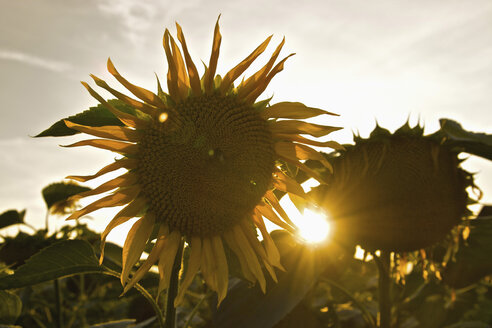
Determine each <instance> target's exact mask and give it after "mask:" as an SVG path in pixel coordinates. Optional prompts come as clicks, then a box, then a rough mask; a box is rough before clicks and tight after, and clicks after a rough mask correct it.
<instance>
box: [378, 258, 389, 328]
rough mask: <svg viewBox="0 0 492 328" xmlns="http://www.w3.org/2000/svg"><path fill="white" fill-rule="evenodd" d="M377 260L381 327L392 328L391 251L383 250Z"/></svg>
mask: <svg viewBox="0 0 492 328" xmlns="http://www.w3.org/2000/svg"><path fill="white" fill-rule="evenodd" d="M375 260H376V263H377V264H378V270H379V320H378V321H379V327H380V328H391V299H390V288H391V279H390V272H391V271H390V265H391V252H387V251H381V256H380V257H379V258H377V257H375Z"/></svg>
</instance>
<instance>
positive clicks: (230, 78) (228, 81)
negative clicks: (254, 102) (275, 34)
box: [220, 35, 272, 94]
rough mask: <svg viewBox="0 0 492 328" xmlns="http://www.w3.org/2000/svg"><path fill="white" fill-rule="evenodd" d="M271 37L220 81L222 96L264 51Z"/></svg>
mask: <svg viewBox="0 0 492 328" xmlns="http://www.w3.org/2000/svg"><path fill="white" fill-rule="evenodd" d="M271 39H272V35H270V36H269V37H268V38H267V39H266V40H265V41H263V43H262V44H260V45H259V46H258V47H257V48H256V49H255V50H254V51H253V52H252V53H251V54H250V55H249V56H248V57H246V58H245V59H244V60H243V61H242V62H240V63H239V64H237V65H236V66H235V67H234V68H233V69H231V70H230V71H229V72H227V74H226V75H225V76H224V78H223V79H222V85H221V86H220V91H221V92H222V93H223V94H224V93H225V92H226V91H227V90H229V88H230V87H231V85H232V83H233V82H234V81H235V80H236V79H237V78H238V77H239V76H240V75H241V74H243V73H244V71H245V70H246V69H247V68H248V67H249V66H250V65H251V64H252V63H253V62H254V61H255V59H256V58H258V56H259V55H261V54H262V53H263V51H265V49H266V48H267V46H268V44H269V43H270V40H271Z"/></svg>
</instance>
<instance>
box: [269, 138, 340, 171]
mask: <svg viewBox="0 0 492 328" xmlns="http://www.w3.org/2000/svg"><path fill="white" fill-rule="evenodd" d="M275 152H276V153H277V155H280V156H282V157H285V158H288V159H290V160H292V161H297V160H308V159H311V160H315V161H320V162H321V164H323V165H324V166H325V167H327V168H329V169H330V170H332V167H331V164H330V163H329V162H328V161H327V160H326V158H325V157H324V156H323V155H321V153H318V152H317V151H316V150H314V149H312V148H311V147H309V146H306V145H302V144H298V143H293V142H277V143H275Z"/></svg>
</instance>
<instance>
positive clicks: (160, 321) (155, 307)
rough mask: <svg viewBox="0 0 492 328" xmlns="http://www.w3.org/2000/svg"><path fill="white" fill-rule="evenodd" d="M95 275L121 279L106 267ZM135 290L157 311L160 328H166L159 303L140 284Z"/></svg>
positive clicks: (135, 286) (116, 273)
mask: <svg viewBox="0 0 492 328" xmlns="http://www.w3.org/2000/svg"><path fill="white" fill-rule="evenodd" d="M89 273H92V272H89ZM94 273H101V274H104V275H107V276H113V277H116V278H120V273H119V272H116V271H113V270H111V269H109V268H107V267H104V271H102V272H101V271H96V272H94ZM133 288H135V289H136V290H138V291H139V292H140V294H142V296H143V297H145V298H146V299H147V301H148V302H149V303H150V305H151V306H152V308H153V309H154V311H155V314H156V316H157V321H159V327H164V318H163V317H162V311H161V309H160V308H159V306H158V305H157V303H156V301H155V299H154V298H153V297H152V295H150V293H149V292H148V291H147V290H146V289H145V288H143V287H142V286H141V285H140V284H135V285H134V286H133Z"/></svg>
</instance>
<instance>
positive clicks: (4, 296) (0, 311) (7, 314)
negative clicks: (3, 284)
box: [0, 290, 22, 324]
mask: <svg viewBox="0 0 492 328" xmlns="http://www.w3.org/2000/svg"><path fill="white" fill-rule="evenodd" d="M21 310H22V302H21V300H20V298H19V296H17V295H15V294H12V293H9V292H6V291H3V290H0V324H14V323H15V321H17V318H18V317H19V315H20V313H21Z"/></svg>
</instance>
